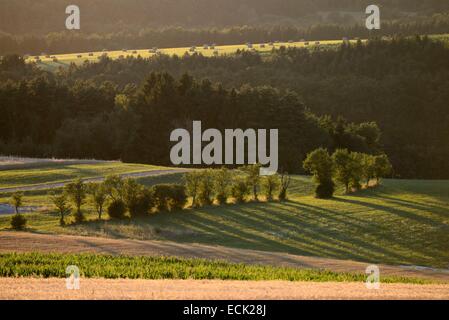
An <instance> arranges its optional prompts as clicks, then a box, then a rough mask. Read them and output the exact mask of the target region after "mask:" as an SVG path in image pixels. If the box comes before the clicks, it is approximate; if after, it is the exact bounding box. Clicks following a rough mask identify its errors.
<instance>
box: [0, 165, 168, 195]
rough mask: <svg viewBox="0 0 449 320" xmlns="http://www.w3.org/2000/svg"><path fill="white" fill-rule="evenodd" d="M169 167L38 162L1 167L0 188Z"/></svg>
mask: <svg viewBox="0 0 449 320" xmlns="http://www.w3.org/2000/svg"><path fill="white" fill-rule="evenodd" d="M164 169H169V168H165V167H157V166H151V165H142V164H126V163H122V162H118V161H108V162H98V163H89V164H86V163H71V162H62V163H36V164H27V165H20V166H12V168H10V169H6V170H5V169H2V168H1V167H0V189H1V188H9V187H25V186H33V185H37V184H42V183H59V182H65V181H69V180H73V179H75V178H78V177H79V178H97V177H104V176H107V175H110V174H124V173H136V172H146V171H153V170H164Z"/></svg>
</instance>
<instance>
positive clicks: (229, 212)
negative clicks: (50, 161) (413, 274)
mask: <svg viewBox="0 0 449 320" xmlns="http://www.w3.org/2000/svg"><path fill="white" fill-rule="evenodd" d="M181 176H182V175H181V174H177V175H170V176H169V177H167V176H163V177H150V178H144V179H141V180H140V181H141V182H142V183H144V184H147V185H151V184H154V183H160V182H176V181H180V179H181ZM166 179H168V180H166ZM313 188H314V186H313V183H312V182H311V179H310V178H309V177H303V176H294V177H293V182H292V186H291V193H290V200H289V201H287V202H283V203H280V202H271V203H266V202H250V203H247V204H242V205H234V204H228V205H225V206H221V207H216V206H211V207H205V208H201V209H195V210H193V209H189V210H184V211H182V212H175V213H160V214H154V215H152V216H148V217H146V218H140V219H134V220H130V219H129V220H124V221H113V220H105V221H97V220H96V215H95V214H94V213H92V208H90V207H89V206H86V210H87V211H90V213H88V214H87V217H88V219H89V221H88V222H86V223H83V224H70V225H68V226H66V227H60V226H59V224H58V219H59V218H58V215H57V214H56V213H54V212H52V211H51V210H50V211H49V212H46V213H34V214H27V218H28V230H29V231H32V232H39V233H41V232H43V233H57V234H59V233H60V234H77V235H93V236H102V237H111V238H134V239H147V240H149V239H157V240H170V241H175V242H181V243H202V244H212V245H214V244H215V245H223V246H228V247H235V248H246V249H257V250H265V251H277V252H287V253H292V254H299V255H311V256H319V257H327V258H337V259H351V260H357V261H367V262H373V263H387V264H404V265H423V266H431V267H438V268H448V263H449V232H448V231H449V210H448V208H449V181H412V180H385V181H384V183H383V185H382V186H380V187H378V188H376V189H370V190H364V191H361V192H359V193H356V194H352V195H343V194H342V192H341V191H339V192H338V193H337V196H336V197H335V198H334V199H332V200H319V199H315V198H314V197H313V195H312V194H313ZM4 200H6V196H3V198H0V202H1V201H4ZM25 201H28V203H27V204H26V205H33V203H40V204H42V205H44V204H45V203H47V205H50V204H49V203H48V200H47V197H46V194H45V193H43V192H31V193H26V198H25ZM7 229H9V217H8V216H1V217H0V230H7Z"/></svg>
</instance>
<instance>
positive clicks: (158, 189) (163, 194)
mask: <svg viewBox="0 0 449 320" xmlns="http://www.w3.org/2000/svg"><path fill="white" fill-rule="evenodd" d="M153 188H154V203H155V206H156V208H157V210H158V211H168V209H169V201H170V185H169V184H158V185H155V186H154V187H153Z"/></svg>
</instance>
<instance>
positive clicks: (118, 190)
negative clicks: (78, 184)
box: [103, 175, 125, 200]
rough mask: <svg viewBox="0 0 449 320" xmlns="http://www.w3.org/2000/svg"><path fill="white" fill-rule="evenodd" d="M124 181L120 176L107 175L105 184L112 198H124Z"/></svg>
mask: <svg viewBox="0 0 449 320" xmlns="http://www.w3.org/2000/svg"><path fill="white" fill-rule="evenodd" d="M124 183H125V182H124V181H123V179H122V178H121V177H120V176H117V175H110V176H108V177H106V179H105V180H104V182H103V184H104V186H105V188H106V191H107V193H108V196H109V197H110V198H111V199H112V200H119V199H120V200H123V185H124Z"/></svg>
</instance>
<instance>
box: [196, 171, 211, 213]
mask: <svg viewBox="0 0 449 320" xmlns="http://www.w3.org/2000/svg"><path fill="white" fill-rule="evenodd" d="M198 201H199V203H200V204H201V205H203V206H204V205H211V204H212V203H213V201H214V171H213V170H211V169H207V170H203V171H202V173H201V182H200V186H199V192H198Z"/></svg>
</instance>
